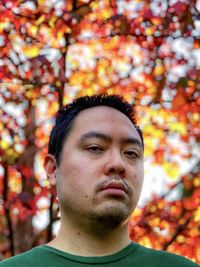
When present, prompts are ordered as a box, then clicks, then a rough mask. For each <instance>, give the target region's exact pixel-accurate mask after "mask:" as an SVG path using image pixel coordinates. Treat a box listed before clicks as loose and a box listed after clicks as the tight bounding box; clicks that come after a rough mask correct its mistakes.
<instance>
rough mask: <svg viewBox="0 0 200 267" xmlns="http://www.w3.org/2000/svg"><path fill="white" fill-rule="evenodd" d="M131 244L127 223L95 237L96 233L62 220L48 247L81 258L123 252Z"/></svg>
mask: <svg viewBox="0 0 200 267" xmlns="http://www.w3.org/2000/svg"><path fill="white" fill-rule="evenodd" d="M72 240H73V242H72ZM130 243H131V240H130V238H129V234H128V223H127V222H126V223H124V224H123V225H121V226H120V227H118V228H115V229H112V230H110V231H109V230H108V231H106V232H105V231H104V232H101V233H100V232H98V233H97V234H96V235H95V234H94V231H92V232H89V231H88V230H87V229H84V228H83V227H80V226H78V227H77V225H75V224H73V223H70V222H69V221H66V220H65V221H64V222H63V221H62V220H61V227H60V230H59V233H58V235H57V236H56V238H55V239H53V240H52V241H51V242H50V243H49V244H48V245H49V246H52V247H55V248H57V249H59V250H62V251H64V252H67V253H70V254H74V255H79V256H106V255H110V254H114V253H116V252H118V251H120V250H122V249H123V248H125V247H126V246H127V245H129V244H130Z"/></svg>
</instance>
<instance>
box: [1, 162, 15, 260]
mask: <svg viewBox="0 0 200 267" xmlns="http://www.w3.org/2000/svg"><path fill="white" fill-rule="evenodd" d="M3 183H4V186H3V203H4V210H5V217H6V221H7V226H8V232H9V234H8V239H9V241H10V252H11V255H12V256H13V255H15V249H14V233H13V227H12V220H11V216H10V207H9V203H8V166H7V164H4V179H3Z"/></svg>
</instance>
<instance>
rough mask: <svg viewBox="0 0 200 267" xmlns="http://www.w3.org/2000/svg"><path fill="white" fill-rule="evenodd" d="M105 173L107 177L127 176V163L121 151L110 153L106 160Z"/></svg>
mask: <svg viewBox="0 0 200 267" xmlns="http://www.w3.org/2000/svg"><path fill="white" fill-rule="evenodd" d="M104 168H105V169H104V171H105V174H106V175H110V174H118V175H120V176H122V177H124V175H125V163H124V160H123V158H122V155H121V153H120V151H110V152H109V153H108V157H107V159H106V163H105V167H104Z"/></svg>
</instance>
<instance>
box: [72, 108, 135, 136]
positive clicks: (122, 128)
mask: <svg viewBox="0 0 200 267" xmlns="http://www.w3.org/2000/svg"><path fill="white" fill-rule="evenodd" d="M91 130H93V131H100V132H104V133H108V134H112V133H113V134H114V133H115V132H118V133H119V134H120V133H121V134H124V135H129V136H130V135H132V136H134V137H137V138H138V139H139V140H140V136H139V134H138V132H137V130H136V128H135V127H134V125H133V123H132V122H131V120H130V119H129V118H128V117H127V116H126V115H125V114H123V113H122V112H120V111H119V110H117V109H115V108H112V107H107V106H97V107H91V108H87V109H85V110H83V111H81V112H80V113H79V114H78V115H77V116H76V118H75V119H74V122H73V126H72V129H71V133H70V134H69V136H70V135H73V136H74V135H75V136H76V135H81V134H84V133H86V132H88V131H91Z"/></svg>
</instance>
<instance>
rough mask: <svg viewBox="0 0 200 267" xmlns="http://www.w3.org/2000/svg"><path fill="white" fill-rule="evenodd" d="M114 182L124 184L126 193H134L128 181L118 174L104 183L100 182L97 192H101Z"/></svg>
mask: <svg viewBox="0 0 200 267" xmlns="http://www.w3.org/2000/svg"><path fill="white" fill-rule="evenodd" d="M113 181H114V182H120V183H123V185H124V187H125V189H126V191H127V192H128V193H133V190H132V188H131V187H130V185H129V184H128V183H127V181H126V179H125V178H122V177H121V176H120V175H117V174H113V175H109V176H107V177H106V178H105V179H104V180H103V181H99V183H98V184H97V191H100V190H101V189H102V188H104V187H106V186H107V185H108V184H109V183H110V182H113Z"/></svg>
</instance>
